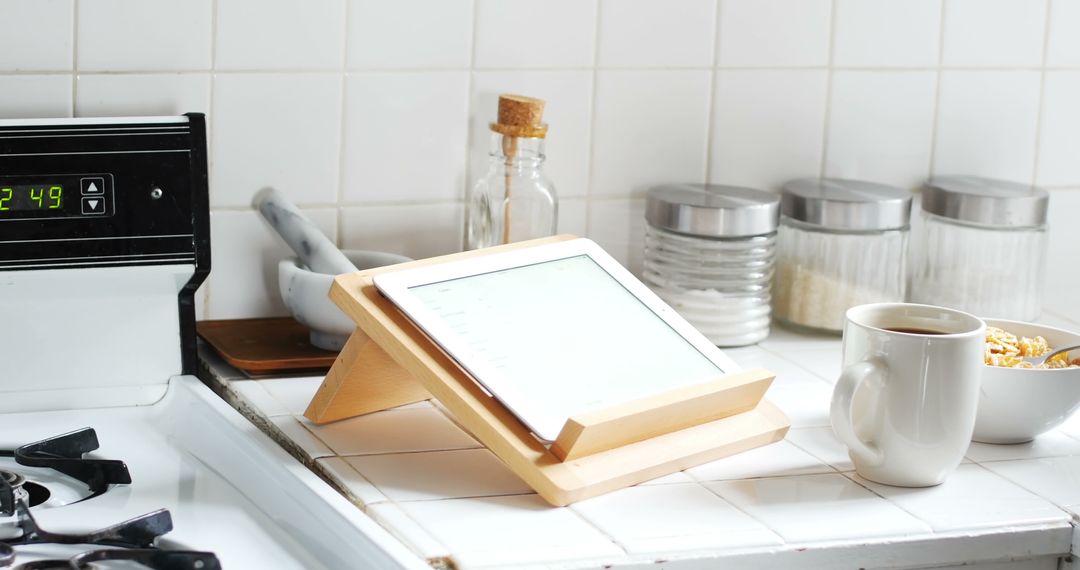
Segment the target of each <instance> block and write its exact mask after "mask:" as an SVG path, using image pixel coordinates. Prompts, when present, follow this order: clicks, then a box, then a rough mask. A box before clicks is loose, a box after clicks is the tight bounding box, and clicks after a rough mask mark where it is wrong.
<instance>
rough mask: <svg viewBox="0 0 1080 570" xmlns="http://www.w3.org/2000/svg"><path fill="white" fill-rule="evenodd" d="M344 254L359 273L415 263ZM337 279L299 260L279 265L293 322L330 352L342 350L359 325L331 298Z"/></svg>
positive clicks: (377, 253) (390, 257) (372, 254)
mask: <svg viewBox="0 0 1080 570" xmlns="http://www.w3.org/2000/svg"><path fill="white" fill-rule="evenodd" d="M342 253H344V254H345V257H348V258H349V261H352V262H353V264H354V265H356V268H357V269H371V268H373V267H382V266H384V265H394V264H396V263H404V262H406V261H412V259H410V258H408V257H405V256H404V255H397V254H396V253H385V252H382V251H360V250H351V251H350V250H346V251H343V252H342ZM333 282H334V276H333V275H327V274H325V273H313V272H312V271H310V270H308V268H307V267H305V266H303V265H301V264H300V261H299V260H298V259H296V258H292V259H283V260H281V262H279V263H278V288H279V289H280V291H281V298H282V300H284V301H285V306H286V307H288V308H289V312H290V313H292V316H293V318H295V319H296V320H298V321H300V323H301V324H303V325H304V326H306V327H308V328H309V329H311V334H310V335H309V336H308V339H309V340H310V341H311V344H313V345H315V346H317V347H319V348H324V349H326V350H341V347H342V346H345V341H346V340H348V338H349V335H350V334H352V332H353V330H355V329H356V323H354V322H353V321H352V319H350V318H349V317H346V316H345V313H342V312H341V309H338V307H337V305H335V304H334V302H333V301H331V300H330V298H329V297H328V296H327V295H328V294H329V293H330V285H332V284H333Z"/></svg>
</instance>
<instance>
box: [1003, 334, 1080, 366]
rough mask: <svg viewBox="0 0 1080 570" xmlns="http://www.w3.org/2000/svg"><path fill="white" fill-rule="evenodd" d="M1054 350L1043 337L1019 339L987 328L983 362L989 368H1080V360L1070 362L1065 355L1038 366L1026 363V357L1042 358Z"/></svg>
mask: <svg viewBox="0 0 1080 570" xmlns="http://www.w3.org/2000/svg"><path fill="white" fill-rule="evenodd" d="M1053 350H1054V349H1053V348H1051V347H1050V343H1048V342H1046V339H1045V338H1043V337H1041V336H1037V337H1035V338H1028V337H1026V336H1021V337H1018V336H1016V335H1014V334H1012V333H1010V332H1008V331H1006V330H1005V329H1001V328H998V327H986V346H985V348H984V351H983V362H984V363H985V364H986V365H988V366H1001V367H1005V368H1080V358H1075V359H1073V360H1072V362H1070V361H1069V359H1068V355H1067V354H1064V353H1062V354H1059V355H1057V356H1055V357H1053V358H1051V359H1050V360H1048V361H1046V362H1044V363H1042V364H1040V365H1038V366H1035V365H1032V364H1031V363H1029V362H1024V357H1025V356H1042V355H1044V354H1046V353H1048V352H1051V351H1053Z"/></svg>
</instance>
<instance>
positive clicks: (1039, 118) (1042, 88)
mask: <svg viewBox="0 0 1080 570" xmlns="http://www.w3.org/2000/svg"><path fill="white" fill-rule="evenodd" d="M1053 5H1054V3H1053V2H1051V1H1050V0H1043V7H1044V8H1045V10H1046V14H1045V15H1044V18H1043V45H1042V68H1041V69H1040V71H1039V108H1038V110H1037V111H1036V113H1035V147H1034V149H1033V150H1034V152H1033V154H1034V156H1032V161H1031V162H1032V164H1031V184H1032V185H1034V184H1035V183H1036V182H1038V180H1039V162H1040V157H1041V153H1042V128H1043V118H1044V115H1045V113H1046V75H1047V73H1046V59H1047V57H1048V55H1049V52H1050V23H1051V22H1052V21H1053V20H1052V18H1051V16H1052V12H1053V9H1054V8H1053Z"/></svg>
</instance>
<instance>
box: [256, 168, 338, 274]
mask: <svg viewBox="0 0 1080 570" xmlns="http://www.w3.org/2000/svg"><path fill="white" fill-rule="evenodd" d="M251 205H252V206H254V207H255V209H257V210H259V213H260V214H262V216H263V218H265V219H266V221H267V222H268V223H269V224H270V226H271V227H272V228H273V229H274V231H276V232H277V234H278V235H279V236H281V239H283V240H285V243H287V244H289V247H291V248H292V250H293V251H295V252H296V255H298V256H299V257H300V262H301V263H303V264H304V265H306V266H307V267H308V269H310V270H311V271H313V272H315V273H326V274H328V275H338V274H341V273H353V272H355V271H357V269H356V266H355V265H353V264H352V262H351V261H349V259H348V258H347V257H345V255H344V254H343V253H341V251H340V250H339V249H338V248H337V246H335V245H334V243H333V242H331V241H330V240H329V239H327V237H326V236H325V235H323V233H322V232H321V231H319V228H317V227H315V224H313V223H311V220H309V219H308V218H307V216H305V215H304V214H303V213H302V212H301V211H300V210H298V209H297V208H296V206H294V205H293V204H292V202H290V201H289V199H288V198H286V197H285V195H284V194H283V193H281V191H279V190H277V189H276V188H263V189H262V190H259V192H258V193H256V194H255V198H254V199H253V200H252V201H251Z"/></svg>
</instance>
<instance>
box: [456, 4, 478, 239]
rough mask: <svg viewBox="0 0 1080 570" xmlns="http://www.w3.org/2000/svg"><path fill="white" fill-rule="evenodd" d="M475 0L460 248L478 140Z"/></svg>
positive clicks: (467, 95)
mask: <svg viewBox="0 0 1080 570" xmlns="http://www.w3.org/2000/svg"><path fill="white" fill-rule="evenodd" d="M476 4H477V0H472V28H471V29H470V30H469V69H468V73H469V77H468V80H467V81H466V85H465V165H464V166H465V169H464V171H463V180H462V183H461V185H462V188H461V189H460V190H459V191H458V195H459V196H460V197H461V220H460V221H461V224H460V227H459V228H458V231H459V232H460V233H459V235H458V237H459V241H458V243H459V245H460V247H461V249H462V250H464V249H465V247H466V245H465V244H466V240H468V236H467V235H465V227H466V226H467V225H468V223H469V222H468V220H469V200H470V199H471V198H472V186H473V178H472V177H473V175H474V173H473V168H472V146H473V145H474V144H479V141H477V140H474V137H473V120H472V119H473V117H474V116H476V113H479V112H480V111H479V109H476V108H474V105H475V104H476V99H477V98H476V95H475V93H473V90H474V89H475V88H476V35H477V33H476V30H477V27H478V26H477V24H478V23H479V20H480V16H479V8H478V7H477V5H476Z"/></svg>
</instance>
